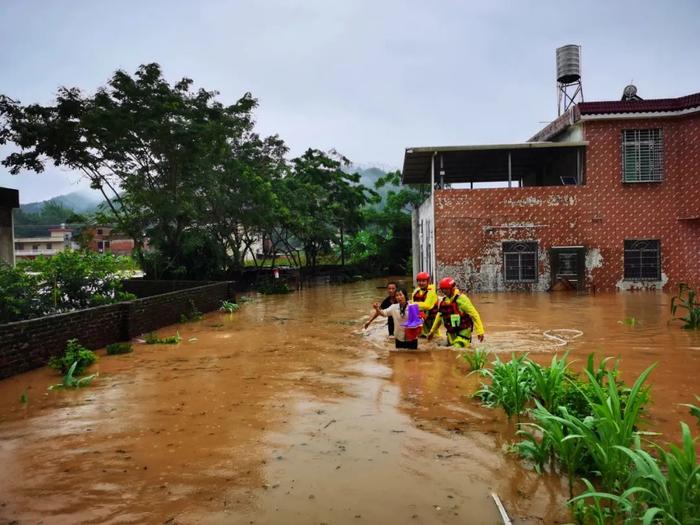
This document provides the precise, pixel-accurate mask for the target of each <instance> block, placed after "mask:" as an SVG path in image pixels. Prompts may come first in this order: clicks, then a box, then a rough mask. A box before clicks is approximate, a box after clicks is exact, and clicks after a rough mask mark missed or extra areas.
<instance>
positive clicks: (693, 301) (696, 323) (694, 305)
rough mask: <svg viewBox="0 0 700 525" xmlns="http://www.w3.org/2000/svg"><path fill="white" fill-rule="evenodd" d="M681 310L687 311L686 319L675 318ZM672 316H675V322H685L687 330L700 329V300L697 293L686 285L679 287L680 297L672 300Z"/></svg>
mask: <svg viewBox="0 0 700 525" xmlns="http://www.w3.org/2000/svg"><path fill="white" fill-rule="evenodd" d="M679 308H682V309H684V310H685V311H686V316H685V317H675V315H676V311H677V310H678V309H679ZM671 315H673V316H674V317H673V320H674V321H675V320H677V321H683V322H684V323H685V324H684V325H683V328H685V329H687V330H698V329H700V298H698V295H697V292H696V291H695V290H693V289H692V288H690V287H689V286H688V285H687V284H685V283H680V284H679V285H678V295H675V296H673V297H672V298H671Z"/></svg>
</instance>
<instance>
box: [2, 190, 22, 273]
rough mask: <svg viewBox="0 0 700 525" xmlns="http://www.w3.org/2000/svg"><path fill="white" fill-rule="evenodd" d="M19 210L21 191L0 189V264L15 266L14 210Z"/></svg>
mask: <svg viewBox="0 0 700 525" xmlns="http://www.w3.org/2000/svg"><path fill="white" fill-rule="evenodd" d="M15 208H19V191H17V190H13V189H11V188H0V263H2V262H4V263H6V264H9V265H10V266H14V265H15V250H14V246H15V244H14V224H13V220H12V210H13V209H15Z"/></svg>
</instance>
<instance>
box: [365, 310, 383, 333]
mask: <svg viewBox="0 0 700 525" xmlns="http://www.w3.org/2000/svg"><path fill="white" fill-rule="evenodd" d="M379 315H380V314H379V312H377V311H376V310H375V311H374V313H372V317H370V318H369V320H368V321H367V322H366V323H365V330H367V327H369V325H371V324H372V321H374V320H375V319H376V318H377V317H379Z"/></svg>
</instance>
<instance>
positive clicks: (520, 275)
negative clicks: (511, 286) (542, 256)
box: [503, 242, 537, 283]
mask: <svg viewBox="0 0 700 525" xmlns="http://www.w3.org/2000/svg"><path fill="white" fill-rule="evenodd" d="M503 261H504V271H505V280H506V282H526V283H531V282H535V281H536V280H537V242H504V243H503Z"/></svg>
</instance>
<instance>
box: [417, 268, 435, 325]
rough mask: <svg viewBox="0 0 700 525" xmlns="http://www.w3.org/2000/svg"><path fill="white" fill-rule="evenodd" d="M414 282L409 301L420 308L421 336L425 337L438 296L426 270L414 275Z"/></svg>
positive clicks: (431, 323) (433, 319)
mask: <svg viewBox="0 0 700 525" xmlns="http://www.w3.org/2000/svg"><path fill="white" fill-rule="evenodd" d="M416 284H417V285H418V287H417V288H416V289H415V290H414V291H413V294H412V295H411V302H412V303H416V304H417V305H418V308H419V309H420V317H421V319H423V332H422V334H421V336H422V337H427V336H428V332H429V331H430V327H431V326H433V322H434V321H435V316H436V315H437V313H438V296H437V294H436V293H435V285H433V284H430V275H429V274H428V273H427V272H420V273H419V274H418V275H416Z"/></svg>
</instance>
